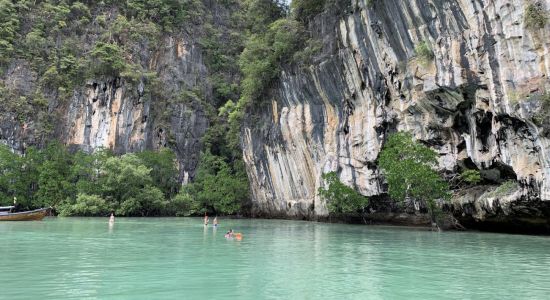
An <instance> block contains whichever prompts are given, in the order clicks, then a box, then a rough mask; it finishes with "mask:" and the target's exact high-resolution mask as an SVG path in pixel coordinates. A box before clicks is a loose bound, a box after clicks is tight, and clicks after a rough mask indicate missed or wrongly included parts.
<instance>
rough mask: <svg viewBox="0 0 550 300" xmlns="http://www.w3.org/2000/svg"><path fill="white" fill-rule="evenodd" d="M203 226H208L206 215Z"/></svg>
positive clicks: (205, 215)
mask: <svg viewBox="0 0 550 300" xmlns="http://www.w3.org/2000/svg"><path fill="white" fill-rule="evenodd" d="M204 226H208V215H207V214H206V213H204Z"/></svg>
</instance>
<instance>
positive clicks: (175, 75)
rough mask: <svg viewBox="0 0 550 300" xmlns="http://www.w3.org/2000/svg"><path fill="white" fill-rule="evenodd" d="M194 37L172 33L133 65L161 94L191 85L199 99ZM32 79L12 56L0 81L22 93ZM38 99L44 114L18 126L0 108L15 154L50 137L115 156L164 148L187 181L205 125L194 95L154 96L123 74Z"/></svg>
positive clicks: (204, 87) (2, 129)
mask: <svg viewBox="0 0 550 300" xmlns="http://www.w3.org/2000/svg"><path fill="white" fill-rule="evenodd" d="M197 39H198V37H191V36H189V35H188V34H186V33H174V34H172V35H168V36H165V37H164V38H163V39H162V40H161V43H160V44H159V45H155V47H154V49H147V48H143V49H142V53H141V54H142V56H141V64H142V65H144V66H147V68H146V70H147V71H148V72H150V73H154V74H155V76H156V79H157V80H158V81H159V82H160V85H161V88H160V89H161V92H163V93H164V94H165V95H179V94H180V93H181V92H183V91H191V90H193V91H200V93H201V95H203V96H204V98H205V101H208V100H209V99H210V98H211V96H212V92H211V90H212V88H211V86H210V83H209V81H208V70H207V67H206V66H205V64H204V62H203V57H202V51H201V49H200V48H199V47H198V42H197ZM39 80H40V79H39V78H37V76H36V74H34V72H33V71H31V69H30V67H29V66H28V63H27V62H26V61H24V60H14V61H13V62H12V63H11V65H10V66H9V68H8V70H7V72H6V73H5V74H4V76H3V78H1V81H0V83H1V84H2V86H5V87H6V90H7V91H11V92H12V93H13V94H14V95H20V96H21V97H24V96H27V95H29V94H30V93H32V92H33V91H34V90H35V87H36V86H37V85H38V84H39ZM148 89H149V90H148ZM45 96H46V98H47V99H46V101H47V106H48V107H47V113H43V112H40V113H37V114H35V115H32V112H30V114H31V116H30V117H29V118H26V120H25V121H24V122H23V123H22V122H21V120H19V119H18V115H17V113H16V112H15V111H13V108H7V109H5V110H4V109H3V108H0V142H2V143H5V144H7V145H9V146H10V147H11V148H12V149H14V150H15V151H19V152H23V151H24V150H25V149H26V148H27V147H29V146H41V145H43V144H45V143H46V142H47V141H48V140H51V139H56V140H59V141H61V142H62V143H64V144H66V145H68V146H70V147H72V148H78V149H83V150H84V151H88V152H91V151H94V150H96V149H99V148H105V149H110V150H112V151H114V152H115V153H117V154H123V153H128V152H138V151H143V150H146V149H159V148H160V147H169V148H172V149H173V150H174V151H175V153H176V155H177V157H178V158H179V159H178V160H179V162H180V171H181V179H182V180H183V181H187V180H189V179H190V178H192V176H193V174H194V172H195V170H196V168H197V164H198V161H199V155H200V151H201V150H202V145H201V138H202V136H203V135H204V133H205V132H206V130H207V128H208V119H207V117H206V113H205V109H204V107H203V105H202V104H201V101H200V100H199V99H194V98H193V97H188V98H189V99H185V100H179V99H176V100H174V99H167V97H166V96H165V97H164V98H163V97H159V96H158V95H155V94H154V93H152V92H151V84H150V82H147V78H141V79H138V80H137V81H133V82H132V81H130V80H129V79H125V78H123V77H102V78H95V79H92V80H88V81H87V82H85V84H83V86H78V87H76V88H75V89H74V91H72V92H71V93H70V96H69V97H67V98H68V99H65V100H60V97H59V96H58V93H57V92H55V91H52V92H51V93H49V94H46V95H45ZM6 98H7V97H6ZM43 114H46V115H49V116H44V117H49V118H51V121H52V122H51V123H53V124H52V127H53V128H52V129H51V130H49V132H47V133H44V132H43V131H45V129H44V128H41V127H40V126H41V125H39V124H42V123H40V122H39V121H40V119H41V116H42V115H43Z"/></svg>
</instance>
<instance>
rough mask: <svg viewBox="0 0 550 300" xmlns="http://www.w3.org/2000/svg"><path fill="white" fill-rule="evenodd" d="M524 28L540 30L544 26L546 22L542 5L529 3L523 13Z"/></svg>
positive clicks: (545, 14) (546, 18)
mask: <svg viewBox="0 0 550 300" xmlns="http://www.w3.org/2000/svg"><path fill="white" fill-rule="evenodd" d="M523 18H524V23H525V27H527V28H529V29H541V28H544V26H546V22H547V21H548V17H547V13H546V12H545V11H544V8H543V6H542V3H540V2H536V3H529V4H528V5H527V7H525V12H524V17H523Z"/></svg>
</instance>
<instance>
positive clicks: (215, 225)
mask: <svg viewBox="0 0 550 300" xmlns="http://www.w3.org/2000/svg"><path fill="white" fill-rule="evenodd" d="M214 227H218V216H215V217H214Z"/></svg>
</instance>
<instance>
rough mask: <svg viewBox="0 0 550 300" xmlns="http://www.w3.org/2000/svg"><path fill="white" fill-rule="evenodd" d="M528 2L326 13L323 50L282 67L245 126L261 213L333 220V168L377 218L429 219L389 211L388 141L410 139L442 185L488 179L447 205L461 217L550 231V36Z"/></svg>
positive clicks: (379, 6) (422, 4) (316, 29)
mask: <svg viewBox="0 0 550 300" xmlns="http://www.w3.org/2000/svg"><path fill="white" fill-rule="evenodd" d="M530 3H533V2H532V1H522V0H494V1H488V0H449V1H447V0H446V1H439V0H433V1H432V0H413V1H402V0H384V1H365V0H363V1H351V2H349V3H346V4H345V5H343V6H342V7H340V8H338V9H334V10H332V11H328V12H325V13H323V14H321V15H319V16H317V17H316V18H315V19H314V21H313V22H312V23H311V24H310V26H309V29H310V30H311V31H312V32H313V34H314V36H315V37H317V38H319V39H321V40H322V41H323V45H324V46H323V53H322V54H321V55H318V56H316V57H315V58H314V63H313V64H312V65H310V66H295V67H288V68H285V70H284V71H283V72H282V74H281V76H280V79H279V80H278V81H277V82H276V84H275V87H274V88H273V90H272V91H271V93H269V94H268V96H266V97H265V98H264V99H263V103H262V104H261V107H256V108H253V109H252V110H251V112H250V114H249V117H248V118H247V121H246V124H245V126H244V130H243V136H242V141H243V148H244V158H245V162H246V164H247V169H248V174H249V178H250V180H251V189H252V194H253V212H254V213H255V214H256V215H265V216H284V217H292V218H313V219H316V218H324V217H326V216H327V215H328V211H327V207H326V203H325V202H324V201H323V200H322V199H320V198H319V196H318V193H317V190H318V188H319V187H320V186H323V180H322V179H321V175H322V174H323V173H327V172H331V171H336V172H338V174H339V176H340V179H341V181H342V182H344V183H345V184H347V185H349V186H353V187H355V188H356V189H357V190H358V191H359V192H360V193H361V194H363V195H366V196H370V197H371V205H370V208H369V211H370V214H369V215H370V216H372V217H373V218H378V219H380V220H392V221H400V220H403V221H405V222H408V223H411V222H413V223H414V222H417V221H419V222H423V221H422V220H418V218H419V216H418V214H416V213H415V211H416V210H415V209H414V205H412V207H413V208H412V210H411V209H409V208H407V207H406V206H407V205H405V208H404V207H403V206H399V205H395V203H392V202H391V201H388V200H387V197H385V196H384V195H385V193H386V192H387V186H386V185H385V183H384V180H383V176H381V171H380V170H379V169H378V167H377V163H376V160H377V158H378V156H379V153H380V151H381V147H382V146H383V143H384V141H385V140H386V139H387V137H388V135H389V134H390V133H391V132H395V131H409V132H411V133H412V134H413V136H414V137H415V139H417V140H419V141H421V142H423V143H425V144H426V145H429V146H430V147H432V148H433V149H434V150H436V151H437V152H438V153H439V155H440V157H439V168H440V171H441V172H442V173H445V174H446V176H447V178H451V177H453V176H456V175H457V174H458V173H460V170H463V169H464V168H471V169H479V170H480V172H481V174H482V177H483V178H484V179H485V181H484V182H485V183H486V184H484V185H482V186H477V187H473V188H469V189H466V190H463V191H461V192H458V191H457V192H455V195H454V197H453V200H452V202H451V204H450V205H445V207H446V208H447V209H448V210H451V211H453V212H454V215H455V216H456V217H457V218H459V219H460V220H462V221H463V222H466V223H468V222H474V223H475V222H476V221H477V222H478V223H483V222H485V224H492V223H495V222H496V223H503V222H506V223H508V225H510V224H512V226H513V224H515V223H514V222H520V223H521V222H523V221H525V220H526V219H529V222H527V221H526V222H527V223H530V224H531V223H537V222H539V223H540V222H542V223H545V224H546V225H545V226H548V221H547V220H548V217H549V215H550V208H549V207H550V204H549V203H550V140H549V137H550V126H549V123H550V121H549V120H547V116H548V114H547V112H546V111H545V107H544V105H545V104H544V101H546V100H544V97H545V92H546V91H547V90H548V88H549V87H550V86H549V82H550V81H549V79H548V75H549V71H550V57H549V54H550V53H549V49H550V47H549V45H550V30H549V29H550V26H549V25H548V24H547V25H546V27H545V28H540V29H538V28H527V26H526V22H525V9H526V7H527V5H529V4H530ZM536 4H537V5H540V6H541V7H542V8H543V11H546V12H547V11H548V10H549V9H550V1H548V0H545V1H538V2H536ZM419 45H426V46H428V47H430V48H431V49H433V59H432V58H430V57H425V56H421V55H417V53H415V52H416V51H418V47H419ZM415 48H416V51H415ZM546 107H548V106H546ZM508 180H513V181H510V182H506V181H508ZM503 182H506V184H505V185H504V186H501V185H502V183H503ZM499 186H500V187H499ZM413 204H414V203H413ZM407 212H408V213H407Z"/></svg>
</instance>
